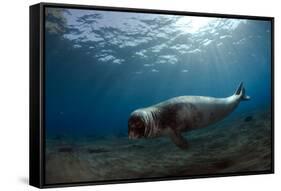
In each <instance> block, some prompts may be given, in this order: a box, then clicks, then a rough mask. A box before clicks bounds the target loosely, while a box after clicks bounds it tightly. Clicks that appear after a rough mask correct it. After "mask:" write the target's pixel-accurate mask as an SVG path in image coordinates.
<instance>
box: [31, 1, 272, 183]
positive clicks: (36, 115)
mask: <svg viewBox="0 0 281 191" xmlns="http://www.w3.org/2000/svg"><path fill="white" fill-rule="evenodd" d="M46 7H57V8H76V9H87V10H104V11H119V12H134V13H154V14H168V15H184V16H200V17H202V16H203V17H204V16H205V17H218V18H235V19H250V20H264V21H270V22H271V96H272V99H271V100H272V101H271V112H272V115H271V141H272V144H271V145H272V147H271V155H272V156H271V159H272V161H271V169H270V170H266V171H257V172H254V171H251V172H239V173H221V174H208V175H204V174H202V175H194V176H184V177H182V176H179V177H159V178H142V179H126V180H114V181H111V180H108V181H97V182H94V181H93V182H92V181H91V182H69V183H59V184H46V183H45V181H44V180H45V137H44V136H45V128H44V120H45V119H44V107H45V102H44V100H45V95H44V91H45V80H44V60H45V55H44V45H45V42H44V41H45V39H44V35H45V28H44V24H45V23H44V22H45V14H44V13H45V8H46ZM29 12H30V37H29V38H30V139H29V142H30V147H29V149H30V153H29V158H30V160H29V183H30V185H32V186H35V187H38V188H52V187H65V186H82V185H98V184H112V183H114V184H115V183H132V182H146V181H163V180H178V179H190V178H209V177H226V176H241V175H256V174H271V173H274V18H273V17H261V16H249V15H231V14H215V13H195V12H184V11H169V10H153V9H136V8H123V7H122V8H121V7H103V6H89V5H72V4H55V3H39V4H36V5H32V6H30V10H29Z"/></svg>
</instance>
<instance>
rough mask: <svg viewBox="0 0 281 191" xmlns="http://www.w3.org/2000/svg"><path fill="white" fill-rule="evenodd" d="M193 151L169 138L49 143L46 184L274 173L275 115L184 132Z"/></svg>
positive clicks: (256, 115)
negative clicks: (272, 137) (272, 153)
mask: <svg viewBox="0 0 281 191" xmlns="http://www.w3.org/2000/svg"><path fill="white" fill-rule="evenodd" d="M184 135H185V137H186V139H187V140H188V141H189V149H187V150H181V149H179V148H178V147H176V146H175V145H174V144H173V143H172V142H171V141H170V139H169V138H168V137H161V138H155V139H141V140H129V139H128V138H127V137H119V138H118V137H104V138H100V139H97V138H96V137H87V138H83V139H79V140H78V139H68V138H67V137H65V136H55V137H52V138H48V139H47V140H46V156H45V162H46V168H45V169H46V170H45V173H46V174H45V183H46V184H56V183H75V182H86V181H102V180H120V179H136V178H153V177H173V176H190V175H208V174H219V173H239V172H251V171H267V170H270V169H271V161H272V160H271V144H272V143H271V115H270V112H269V111H267V112H265V111H263V112H261V111H252V112H249V113H243V114H241V115H240V116H235V117H228V118H227V119H225V120H223V121H221V122H219V123H217V124H216V125H213V126H210V127H207V128H205V129H204V128H203V129H198V130H194V131H190V132H187V133H185V134H184Z"/></svg>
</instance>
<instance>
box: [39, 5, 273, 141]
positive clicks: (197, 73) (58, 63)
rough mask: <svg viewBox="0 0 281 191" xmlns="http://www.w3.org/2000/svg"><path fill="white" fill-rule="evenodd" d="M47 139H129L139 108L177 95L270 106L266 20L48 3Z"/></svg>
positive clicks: (242, 108)
mask: <svg viewBox="0 0 281 191" xmlns="http://www.w3.org/2000/svg"><path fill="white" fill-rule="evenodd" d="M45 27H46V28H45V29H46V33H45V42H46V44H45V85H46V86H45V95H46V97H45V98H46V108H45V123H46V132H47V136H53V135H75V136H81V137H82V136H107V135H109V136H127V128H128V127H127V121H128V117H129V115H130V113H131V112H132V111H134V110H135V109H137V108H141V107H146V106H150V105H153V104H156V103H159V102H161V101H164V100H166V99H169V98H172V97H175V96H182V95H202V96H214V97H226V96H230V95H232V94H233V93H234V92H235V89H236V88H237V86H238V84H239V82H241V81H243V82H244V85H245V89H246V93H247V95H249V96H251V100H250V101H248V102H243V103H240V105H239V107H238V108H237V109H236V110H235V112H233V113H232V114H231V115H239V113H241V112H247V111H251V110H254V109H259V110H267V109H269V108H270V104H271V93H270V92H271V89H270V88H271V84H270V83H271V68H270V63H271V25H270V22H269V21H261V20H260V21H257V20H245V19H244V20H241V19H231V20H230V19H218V18H206V17H203V18H201V17H197V18H196V17H188V16H169V15H156V14H140V13H126V12H105V11H91V10H78V9H57V8H47V11H46V26H45Z"/></svg>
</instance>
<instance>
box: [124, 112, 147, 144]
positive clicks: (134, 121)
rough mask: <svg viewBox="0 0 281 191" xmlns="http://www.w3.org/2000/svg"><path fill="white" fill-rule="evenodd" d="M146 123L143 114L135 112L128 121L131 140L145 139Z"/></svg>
mask: <svg viewBox="0 0 281 191" xmlns="http://www.w3.org/2000/svg"><path fill="white" fill-rule="evenodd" d="M145 128H146V123H145V119H144V117H143V115H142V112H133V113H132V114H131V116H130V118H129V121H128V134H129V139H138V138H143V137H144V134H145Z"/></svg>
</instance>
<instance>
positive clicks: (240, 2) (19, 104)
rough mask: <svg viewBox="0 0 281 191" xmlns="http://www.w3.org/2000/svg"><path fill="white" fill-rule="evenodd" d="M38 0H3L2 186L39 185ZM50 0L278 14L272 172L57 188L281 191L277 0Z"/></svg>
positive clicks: (0, 11)
mask: <svg viewBox="0 0 281 191" xmlns="http://www.w3.org/2000/svg"><path fill="white" fill-rule="evenodd" d="M37 2H38V1H36V0H28V1H27V0H18V1H16V0H9V1H8V0H6V1H1V5H0V27H1V28H0V190H3V191H9V190H13V191H17V190H20V191H23V190H36V189H35V188H33V187H30V186H29V185H28V128H29V127H28V121H29V119H28V117H29V114H28V106H29V103H28V99H29V98H28V92H29V85H28V83H29V80H28V76H29V73H28V71H29V63H28V55H29V49H28V42H29V31H28V30H29V20H28V15H29V13H28V11H29V8H28V7H29V5H31V4H35V3H37ZM50 2H60V3H72V4H75V3H76V4H77V3H78V4H86V5H87V4H88V5H103V6H120V7H136V8H152V9H167V10H180V11H193V12H211V13H226V14H245V15H261V16H274V17H275V19H276V20H275V24H276V25H275V26H276V30H275V34H276V36H275V48H276V51H275V55H276V56H275V57H276V59H275V69H276V70H275V74H276V78H275V83H276V93H275V98H276V103H275V106H276V109H275V116H276V124H275V139H276V140H275V146H276V147H275V151H276V152H275V155H276V157H275V161H276V165H275V166H276V170H275V171H276V173H275V174H274V175H256V176H242V177H228V178H209V179H195V180H180V181H166V182H163V181H162V182H152V183H131V184H117V185H116V184H115V185H102V186H95V187H93V186H84V187H74V188H63V189H53V190H79V191H80V190H82V191H83V190H100V191H113V190H136V191H138V190H160V189H161V190H177V191H180V190H197V191H200V190H208V191H211V190H216V191H220V190H224V191H225V190H228V191H234V190H235V191H237V190H239V191H240V190H255V191H259V190H261V191H265V190H278V187H279V189H280V187H281V183H280V182H281V169H280V160H281V155H280V154H281V152H280V145H281V141H280V138H281V136H280V132H281V131H280V129H279V128H280V124H281V119H280V112H281V106H280V99H279V98H280V97H281V91H280V89H279V88H278V87H279V82H280V80H281V74H280V72H281V71H280V70H281V67H280V65H279V63H280V57H279V52H280V50H281V47H280V36H279V34H281V21H280V20H281V11H280V7H281V6H280V5H278V2H279V1H278V0H263V1H259V0H255V1H250V0H249V1H246V0H231V1H226V0H211V1H208V0H133V1H131V0H118V1H117V0H96V1H93V0H92V1H91V0H79V1H74V0H59V1H50Z"/></svg>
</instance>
